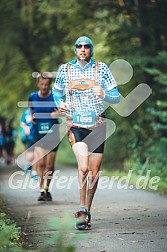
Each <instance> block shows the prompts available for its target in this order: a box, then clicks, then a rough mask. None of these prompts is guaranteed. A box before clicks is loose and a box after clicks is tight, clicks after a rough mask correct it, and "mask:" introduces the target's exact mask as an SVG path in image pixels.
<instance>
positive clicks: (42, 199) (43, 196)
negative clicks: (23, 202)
mask: <svg viewBox="0 0 167 252" xmlns="http://www.w3.org/2000/svg"><path fill="white" fill-rule="evenodd" d="M38 201H46V197H45V192H41V194H40V196H39V198H38Z"/></svg>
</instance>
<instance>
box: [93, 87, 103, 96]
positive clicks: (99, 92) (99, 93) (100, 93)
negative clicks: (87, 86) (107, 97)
mask: <svg viewBox="0 0 167 252" xmlns="http://www.w3.org/2000/svg"><path fill="white" fill-rule="evenodd" d="M93 92H94V95H96V96H98V97H101V98H104V91H103V89H102V88H101V87H100V86H94V87H93Z"/></svg>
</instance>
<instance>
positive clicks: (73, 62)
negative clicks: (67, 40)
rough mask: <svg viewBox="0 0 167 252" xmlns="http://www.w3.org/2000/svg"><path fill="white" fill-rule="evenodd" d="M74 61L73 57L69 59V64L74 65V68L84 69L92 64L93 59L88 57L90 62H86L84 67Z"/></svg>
mask: <svg viewBox="0 0 167 252" xmlns="http://www.w3.org/2000/svg"><path fill="white" fill-rule="evenodd" d="M76 63H77V58H75V59H73V60H71V61H70V62H69V64H70V65H72V66H74V67H76V68H79V69H81V70H83V69H86V68H88V67H90V66H92V65H93V64H94V63H95V61H94V60H93V59H90V62H89V63H87V64H86V65H85V66H84V67H81V66H80V65H78V64H76Z"/></svg>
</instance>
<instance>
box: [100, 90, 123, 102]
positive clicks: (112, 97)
mask: <svg viewBox="0 0 167 252" xmlns="http://www.w3.org/2000/svg"><path fill="white" fill-rule="evenodd" d="M103 92H104V97H103V100H104V101H106V102H109V103H112V104H115V103H119V101H120V93H119V91H118V88H117V87H114V88H112V89H110V90H103Z"/></svg>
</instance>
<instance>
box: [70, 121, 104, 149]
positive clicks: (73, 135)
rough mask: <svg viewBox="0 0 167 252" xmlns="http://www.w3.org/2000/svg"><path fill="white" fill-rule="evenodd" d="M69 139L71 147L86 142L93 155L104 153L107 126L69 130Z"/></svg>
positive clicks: (72, 128)
mask: <svg viewBox="0 0 167 252" xmlns="http://www.w3.org/2000/svg"><path fill="white" fill-rule="evenodd" d="M67 134H68V138H69V142H70V144H71V145H73V144H74V143H77V142H84V143H86V144H87V146H88V151H89V152H91V153H103V152H104V145H105V139H106V125H102V126H98V127H96V128H75V127H71V128H70V129H69V130H68V133H67Z"/></svg>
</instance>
